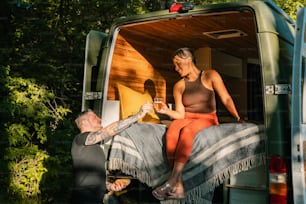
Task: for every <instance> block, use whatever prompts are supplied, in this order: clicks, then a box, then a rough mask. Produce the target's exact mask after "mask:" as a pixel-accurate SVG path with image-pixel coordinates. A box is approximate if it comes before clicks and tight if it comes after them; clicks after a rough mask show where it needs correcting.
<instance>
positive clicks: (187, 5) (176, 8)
mask: <svg viewBox="0 0 306 204" xmlns="http://www.w3.org/2000/svg"><path fill="white" fill-rule="evenodd" d="M193 7H194V6H193V4H192V2H184V3H173V4H172V5H171V6H170V8H169V12H170V13H172V12H179V13H185V12H188V11H189V10H192V9H193Z"/></svg>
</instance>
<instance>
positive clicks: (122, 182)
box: [106, 178, 131, 192]
mask: <svg viewBox="0 0 306 204" xmlns="http://www.w3.org/2000/svg"><path fill="white" fill-rule="evenodd" d="M130 183H131V179H128V178H121V179H116V180H115V182H113V183H109V182H107V183H106V187H107V189H108V190H109V191H115V192H117V191H122V190H123V189H125V188H126V187H127V186H128V185H129V184H130Z"/></svg>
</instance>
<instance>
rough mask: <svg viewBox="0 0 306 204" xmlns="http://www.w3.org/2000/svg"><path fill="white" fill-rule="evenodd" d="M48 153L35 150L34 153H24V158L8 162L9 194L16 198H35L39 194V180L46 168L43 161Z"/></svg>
mask: <svg viewBox="0 0 306 204" xmlns="http://www.w3.org/2000/svg"><path fill="white" fill-rule="evenodd" d="M46 158H48V155H47V154H45V153H43V152H41V151H37V152H36V154H35V155H26V156H25V157H24V158H22V159H21V160H19V161H18V162H16V161H11V162H9V168H10V170H11V182H10V183H9V190H10V194H11V195H14V196H16V197H18V198H22V199H26V198H33V197H34V198H35V197H39V195H40V189H39V185H40V181H41V179H42V176H43V174H44V173H45V172H47V169H46V168H45V167H44V165H43V161H44V160H45V159H46Z"/></svg>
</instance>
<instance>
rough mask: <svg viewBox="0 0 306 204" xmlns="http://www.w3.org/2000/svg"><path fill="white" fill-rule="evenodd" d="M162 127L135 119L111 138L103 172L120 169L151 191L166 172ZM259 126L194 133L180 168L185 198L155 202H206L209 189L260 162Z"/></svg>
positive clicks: (262, 151)
mask: <svg viewBox="0 0 306 204" xmlns="http://www.w3.org/2000/svg"><path fill="white" fill-rule="evenodd" d="M166 130H167V127H166V126H165V125H161V124H150V123H137V124H133V125H132V126H131V127H129V128H128V129H126V130H124V131H122V132H121V133H120V134H118V135H116V136H115V137H114V138H113V141H112V145H111V149H110V152H109V155H108V161H107V169H108V175H110V174H111V172H113V171H120V172H122V173H123V174H125V175H130V176H132V177H133V178H135V179H137V180H139V181H140V182H142V183H144V184H146V185H148V186H149V187H151V188H152V189H154V188H155V187H158V186H159V185H161V184H163V183H164V182H165V181H166V180H167V178H168V177H169V176H170V174H171V169H170V167H169V165H168V160H167V157H166V151H165V133H166ZM264 141H265V138H264V127H263V125H257V124H253V123H224V124H219V125H216V126H212V127H209V128H206V129H203V130H201V131H200V132H199V133H197V135H196V136H195V140H194V142H193V146H192V152H191V155H190V158H189V160H188V162H187V164H186V166H185V168H184V171H183V175H182V178H183V185H184V191H185V196H184V198H183V199H180V200H172V199H165V200H162V201H161V203H188V204H190V203H195V204H196V203H199V204H203V203H211V201H212V196H213V191H214V189H215V188H216V187H217V186H219V185H220V184H222V183H223V182H224V181H225V180H226V179H228V178H229V177H230V176H232V175H236V174H238V173H240V172H243V171H247V170H250V169H252V168H255V167H258V166H261V165H264V164H265V142H264Z"/></svg>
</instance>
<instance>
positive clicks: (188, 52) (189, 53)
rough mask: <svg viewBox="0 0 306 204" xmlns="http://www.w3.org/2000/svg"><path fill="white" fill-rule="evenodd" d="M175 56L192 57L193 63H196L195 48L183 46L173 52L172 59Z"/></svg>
mask: <svg viewBox="0 0 306 204" xmlns="http://www.w3.org/2000/svg"><path fill="white" fill-rule="evenodd" d="M175 56H178V57H180V58H183V59H186V58H187V57H191V59H192V61H193V63H195V64H196V58H195V56H194V54H193V50H192V49H190V48H188V47H182V48H179V49H177V50H176V51H175V52H174V53H173V54H172V59H173V58H174V57H175Z"/></svg>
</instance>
